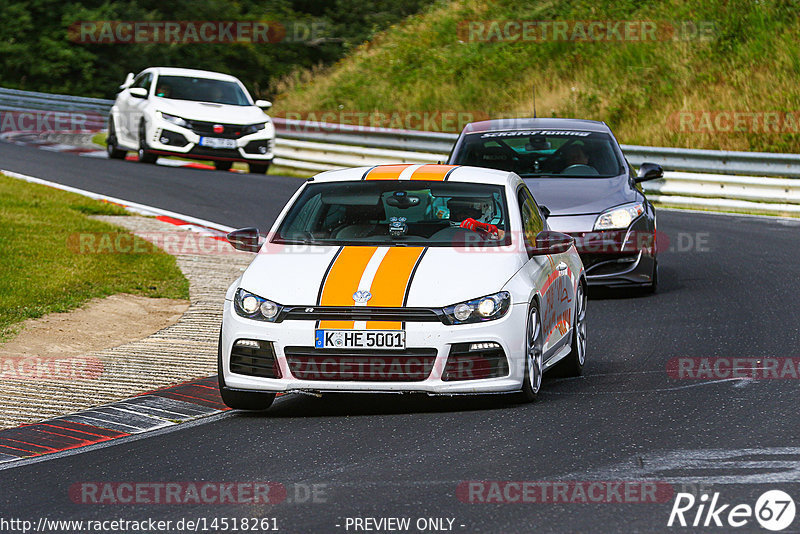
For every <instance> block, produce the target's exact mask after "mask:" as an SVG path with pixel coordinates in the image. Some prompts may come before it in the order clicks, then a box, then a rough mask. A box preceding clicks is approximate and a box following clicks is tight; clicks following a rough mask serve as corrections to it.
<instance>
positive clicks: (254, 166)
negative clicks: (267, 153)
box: [247, 163, 269, 174]
mask: <svg viewBox="0 0 800 534" xmlns="http://www.w3.org/2000/svg"><path fill="white" fill-rule="evenodd" d="M247 167H248V169H249V170H250V174H267V171H269V163H248V164H247Z"/></svg>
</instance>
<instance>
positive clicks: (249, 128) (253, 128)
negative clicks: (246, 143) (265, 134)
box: [242, 122, 267, 135]
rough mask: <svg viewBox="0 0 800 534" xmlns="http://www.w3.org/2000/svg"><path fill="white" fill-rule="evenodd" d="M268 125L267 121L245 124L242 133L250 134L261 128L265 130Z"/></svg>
mask: <svg viewBox="0 0 800 534" xmlns="http://www.w3.org/2000/svg"><path fill="white" fill-rule="evenodd" d="M266 127H267V123H265V122H260V123H258V124H249V125H247V126H245V127H244V128H242V133H243V134H244V135H250V134H254V133H256V132H257V131H259V130H263V129H264V128H266Z"/></svg>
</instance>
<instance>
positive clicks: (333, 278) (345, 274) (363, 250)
mask: <svg viewBox="0 0 800 534" xmlns="http://www.w3.org/2000/svg"><path fill="white" fill-rule="evenodd" d="M377 248H378V247H344V248H343V249H342V251H341V253H339V255H338V256H337V257H336V259H335V260H334V262H333V265H331V268H330V271H328V276H327V277H326V278H325V280H324V281H323V284H324V285H323V287H322V294H321V295H320V299H319V304H320V306H352V305H353V304H354V302H353V293H355V292H356V291H358V283H359V282H360V281H361V275H362V274H363V273H364V269H365V268H366V267H367V263H369V260H370V258H372V255H373V254H375V250H377ZM319 327H320V328H341V329H352V328H353V321H320V323H319Z"/></svg>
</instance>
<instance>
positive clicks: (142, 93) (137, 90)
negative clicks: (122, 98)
mask: <svg viewBox="0 0 800 534" xmlns="http://www.w3.org/2000/svg"><path fill="white" fill-rule="evenodd" d="M130 93H131V96H135V97H136V98H147V89H143V88H141V87H133V88H131V89H130Z"/></svg>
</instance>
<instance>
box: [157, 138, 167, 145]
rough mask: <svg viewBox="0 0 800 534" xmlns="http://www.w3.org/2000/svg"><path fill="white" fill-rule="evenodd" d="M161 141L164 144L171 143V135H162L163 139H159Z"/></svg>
mask: <svg viewBox="0 0 800 534" xmlns="http://www.w3.org/2000/svg"><path fill="white" fill-rule="evenodd" d="M159 141H161V144H162V145H168V144H169V137H165V136H162V137H161V139H159Z"/></svg>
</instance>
